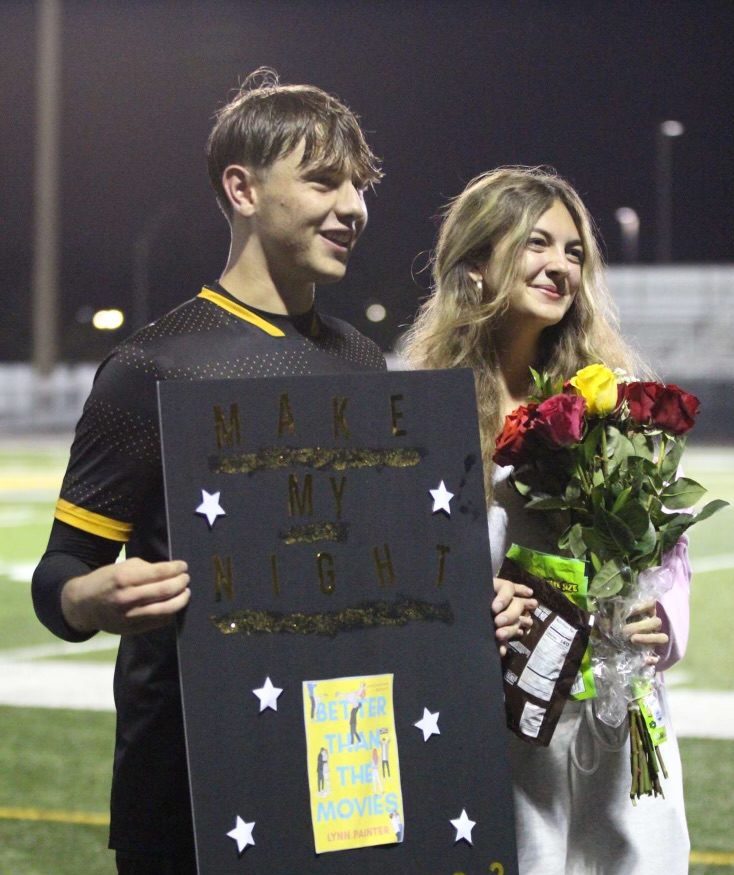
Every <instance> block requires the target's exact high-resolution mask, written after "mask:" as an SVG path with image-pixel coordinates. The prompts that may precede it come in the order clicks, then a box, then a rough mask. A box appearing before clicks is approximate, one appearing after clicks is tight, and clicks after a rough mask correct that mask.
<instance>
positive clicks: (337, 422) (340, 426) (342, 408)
mask: <svg viewBox="0 0 734 875" xmlns="http://www.w3.org/2000/svg"><path fill="white" fill-rule="evenodd" d="M348 401H349V399H348V398H340V397H339V396H337V397H336V398H332V399H331V409H332V410H333V412H334V437H335V438H336V437H339V432H342V433H343V435H344V437H345V438H348V437H349V426H348V425H347V420H346V417H345V412H346V407H347V402H348Z"/></svg>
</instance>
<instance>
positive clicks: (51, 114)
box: [31, 0, 61, 376]
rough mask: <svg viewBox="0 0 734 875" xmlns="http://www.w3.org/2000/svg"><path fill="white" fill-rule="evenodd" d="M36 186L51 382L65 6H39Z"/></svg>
mask: <svg viewBox="0 0 734 875" xmlns="http://www.w3.org/2000/svg"><path fill="white" fill-rule="evenodd" d="M37 12H38V23H37V25H36V28H37V34H36V127H35V148H34V186H33V214H34V218H33V226H34V239H33V274H32V280H31V286H32V290H33V291H32V297H33V317H32V319H33V366H34V368H35V370H36V373H38V374H41V375H43V376H46V375H48V374H50V373H51V371H53V369H54V367H55V365H56V359H57V358H58V346H59V340H58V320H59V315H58V310H59V303H58V299H59V260H60V259H59V224H60V215H59V185H60V177H59V143H60V125H59V122H60V111H61V110H60V103H61V0H39V3H38V4H37Z"/></svg>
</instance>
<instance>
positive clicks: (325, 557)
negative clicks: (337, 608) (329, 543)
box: [316, 553, 336, 595]
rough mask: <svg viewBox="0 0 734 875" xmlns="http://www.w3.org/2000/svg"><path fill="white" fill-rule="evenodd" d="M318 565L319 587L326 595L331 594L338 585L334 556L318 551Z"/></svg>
mask: <svg viewBox="0 0 734 875" xmlns="http://www.w3.org/2000/svg"><path fill="white" fill-rule="evenodd" d="M324 564H325V565H326V571H324ZM316 567H317V568H318V569H319V589H320V590H321V592H322V593H323V594H324V595H331V594H332V593H333V592H334V587H335V586H336V582H335V575H334V557H333V556H332V555H331V553H317V554H316Z"/></svg>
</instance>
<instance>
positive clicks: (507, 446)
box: [492, 403, 538, 466]
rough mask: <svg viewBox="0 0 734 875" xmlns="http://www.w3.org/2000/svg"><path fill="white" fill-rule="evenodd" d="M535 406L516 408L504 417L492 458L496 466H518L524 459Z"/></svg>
mask: <svg viewBox="0 0 734 875" xmlns="http://www.w3.org/2000/svg"><path fill="white" fill-rule="evenodd" d="M537 407H538V405H537V404H532V403H531V404H528V405H527V406H525V405H523V406H521V407H518V408H517V410H513V411H512V413H509V414H508V415H507V416H506V417H505V424H504V426H503V428H502V431H501V432H500V434H499V437H498V438H497V441H496V444H495V447H496V448H495V452H494V456H493V457H492V458H493V459H494V461H495V462H496V463H497V464H498V465H515V466H517V465H519V464H521V463H522V462H524V461H525V459H526V455H527V453H526V446H525V445H526V442H527V437H528V433H529V432H530V431H531V429H532V427H533V422H534V419H535V413H536V410H537Z"/></svg>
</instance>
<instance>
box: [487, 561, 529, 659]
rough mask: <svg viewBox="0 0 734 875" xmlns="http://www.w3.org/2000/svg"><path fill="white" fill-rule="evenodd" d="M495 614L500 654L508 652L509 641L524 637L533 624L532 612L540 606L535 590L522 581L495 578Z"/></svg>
mask: <svg viewBox="0 0 734 875" xmlns="http://www.w3.org/2000/svg"><path fill="white" fill-rule="evenodd" d="M494 593H495V596H494V600H493V601H492V613H493V614H494V627H495V638H496V639H497V643H498V646H499V651H500V656H504V655H505V653H507V642H508V641H511V640H512V639H513V638H522V636H523V634H524V630H525V629H529V628H530V626H532V624H533V618H532V612H533V611H534V610H535V609H536V608H537V607H538V602H537V600H536V599H534V598H532V595H533V591H532V590H531V589H530V587H528V586H525V585H524V584H522V583H513V581H511V580H505V579H504V578H502V577H495V578H494Z"/></svg>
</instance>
